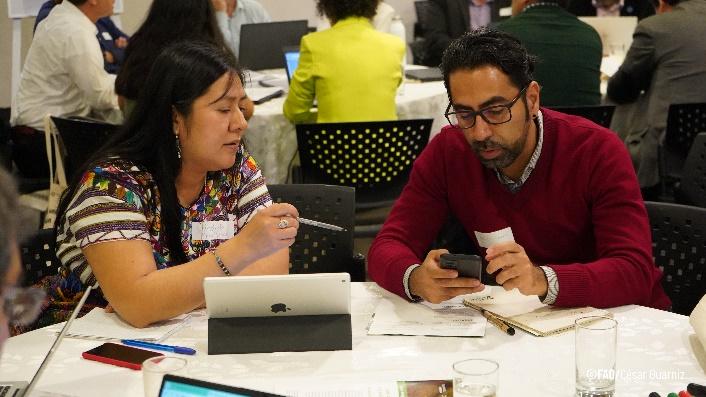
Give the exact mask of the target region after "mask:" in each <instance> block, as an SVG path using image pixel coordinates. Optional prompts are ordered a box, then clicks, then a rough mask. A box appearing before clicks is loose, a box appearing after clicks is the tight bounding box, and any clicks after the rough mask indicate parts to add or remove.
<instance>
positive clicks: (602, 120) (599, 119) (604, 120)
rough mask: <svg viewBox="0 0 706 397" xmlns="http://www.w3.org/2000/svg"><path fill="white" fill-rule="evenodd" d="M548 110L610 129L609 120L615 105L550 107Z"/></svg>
mask: <svg viewBox="0 0 706 397" xmlns="http://www.w3.org/2000/svg"><path fill="white" fill-rule="evenodd" d="M550 109H552V110H556V111H557V112H562V113H566V114H571V115H574V116H581V117H583V118H585V119H588V120H591V121H593V122H594V123H596V124H598V125H600V126H602V127H605V128H610V120H611V119H612V118H613V112H615V105H592V106H552V107H550Z"/></svg>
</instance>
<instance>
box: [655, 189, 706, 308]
mask: <svg viewBox="0 0 706 397" xmlns="http://www.w3.org/2000/svg"><path fill="white" fill-rule="evenodd" d="M645 205H646V206H647V213H648V215H649V217H650V226H651V228H652V255H653V256H654V260H655V263H656V264H657V266H658V267H659V268H660V269H661V270H662V271H663V272H664V276H663V278H662V286H663V287H664V291H665V292H666V293H667V295H668V296H669V298H670V299H671V300H672V311H673V312H675V313H679V314H683V315H687V316H688V315H689V314H690V313H691V311H692V310H693V309H694V307H695V306H696V304H697V303H698V302H699V300H700V299H701V297H703V296H704V294H706V279H704V275H705V274H704V273H706V209H703V208H698V207H690V206H686V205H680V204H672V203H658V202H649V201H647V202H645Z"/></svg>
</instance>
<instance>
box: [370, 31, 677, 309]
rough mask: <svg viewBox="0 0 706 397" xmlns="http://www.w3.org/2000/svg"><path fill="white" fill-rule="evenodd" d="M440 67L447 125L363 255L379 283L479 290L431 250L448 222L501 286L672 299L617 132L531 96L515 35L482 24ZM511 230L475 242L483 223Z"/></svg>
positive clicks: (608, 298)
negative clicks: (546, 105)
mask: <svg viewBox="0 0 706 397" xmlns="http://www.w3.org/2000/svg"><path fill="white" fill-rule="evenodd" d="M441 69H442V72H443V74H444V81H445V83H446V87H447V90H448V93H449V98H450V104H449V110H448V111H447V118H448V120H449V123H450V125H449V126H447V127H445V128H444V129H443V130H442V131H441V133H439V135H437V136H436V137H435V138H434V139H433V140H432V141H431V142H430V143H429V145H427V147H426V148H425V149H424V151H423V152H422V154H421V156H420V157H419V158H417V160H416V161H415V163H414V168H413V170H412V174H411V175H410V178H409V182H408V183H407V186H406V187H405V189H404V191H403V192H402V195H401V196H400V197H399V198H398V199H397V201H396V202H395V205H394V207H393V208H392V212H391V213H390V215H389V217H388V218H387V221H386V222H385V225H384V226H383V228H382V230H381V231H380V233H379V234H378V235H377V237H376V238H375V241H374V242H373V245H372V246H371V248H370V252H369V254H368V271H369V273H370V276H371V278H372V279H373V280H375V281H376V282H377V283H378V284H380V285H381V286H382V287H384V288H386V289H387V290H389V291H392V292H394V293H396V294H398V295H400V296H402V297H407V298H408V299H410V300H419V299H424V300H427V301H429V302H434V303H438V302H441V301H444V300H447V299H450V298H452V297H454V296H457V295H462V294H468V293H472V292H476V291H479V290H482V289H483V286H482V285H481V284H480V282H479V281H478V280H476V279H471V278H465V277H464V278H459V277H458V273H457V272H456V271H455V270H449V269H442V268H441V267H440V266H439V256H440V255H441V254H442V253H444V252H446V250H443V249H441V250H432V251H429V252H427V250H428V248H429V247H430V246H431V243H432V241H433V240H434V239H435V238H436V236H437V233H438V232H439V230H440V229H441V227H442V224H443V223H444V222H445V221H446V220H447V218H448V217H449V216H453V217H455V218H456V219H458V220H459V221H460V222H461V224H462V225H463V229H464V230H465V232H466V234H467V235H468V236H469V237H470V239H471V241H472V242H473V243H474V244H475V247H467V248H468V249H469V250H475V251H476V252H480V253H481V257H483V258H484V259H485V261H487V269H486V270H487V273H488V275H490V274H494V278H495V281H497V283H499V284H501V285H502V286H503V288H504V289H506V290H511V289H514V288H517V289H519V291H520V292H521V293H522V294H525V295H538V296H539V297H540V299H541V300H542V301H543V302H544V303H547V304H553V305H557V306H562V307H571V306H586V305H589V306H594V307H612V306H620V305H627V304H640V305H645V306H650V307H655V308H660V309H666V308H668V307H669V306H670V301H669V298H668V297H667V296H666V295H665V293H664V291H663V290H662V287H661V285H660V279H661V276H662V274H661V272H660V271H659V269H657V267H656V266H655V264H654V262H653V260H652V245H651V234H650V228H649V222H648V219H647V212H646V210H645V206H644V203H643V202H642V198H641V197H640V190H639V188H638V185H637V180H636V178H635V172H634V171H633V169H632V165H631V163H630V158H629V156H628V154H627V151H626V150H625V147H624V145H623V144H622V142H621V141H620V140H619V139H618V138H617V137H616V135H615V134H614V133H613V132H612V131H609V130H607V129H605V128H603V127H600V126H598V125H596V124H594V123H592V122H589V121H587V120H585V119H583V118H579V117H575V116H569V115H565V114H562V113H558V112H554V111H551V110H549V109H545V108H541V107H540V88H539V84H538V83H537V82H536V81H534V80H533V78H532V72H533V70H534V61H533V58H532V57H531V56H530V55H529V54H528V53H527V51H526V50H525V48H524V47H522V45H521V43H520V42H519V41H518V40H517V39H515V38H513V37H512V36H510V35H508V34H506V33H503V32H496V31H492V30H486V29H480V30H476V31H473V32H471V33H468V34H466V35H464V36H462V37H461V38H459V39H457V40H455V41H454V42H452V43H451V45H450V46H449V48H448V49H447V50H446V52H445V53H444V58H443V60H442V64H441ZM507 228H509V229H510V232H508V231H507V230H505V232H504V234H505V235H508V234H510V236H509V238H504V239H497V240H496V239H495V238H493V236H487V235H486V236H484V237H487V238H488V240H490V242H489V243H487V244H485V243H483V242H482V241H483V240H486V238H480V236H481V234H488V233H493V232H497V231H502V230H504V229H507Z"/></svg>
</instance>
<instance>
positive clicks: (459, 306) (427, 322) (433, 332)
mask: <svg viewBox="0 0 706 397" xmlns="http://www.w3.org/2000/svg"><path fill="white" fill-rule="evenodd" d="M486 324H487V320H486V319H485V317H483V316H482V315H481V314H480V313H479V312H478V311H476V310H473V309H470V308H468V307H465V306H463V301H462V299H458V298H456V299H453V300H450V301H446V302H442V303H440V304H437V305H435V304H431V303H427V302H424V303H422V304H414V303H409V302H407V301H405V300H403V299H402V298H395V299H389V300H381V301H380V303H379V304H378V306H377V308H376V309H375V314H374V315H373V320H372V322H371V324H370V327H369V329H368V335H408V336H424V335H426V336H483V335H485V326H486Z"/></svg>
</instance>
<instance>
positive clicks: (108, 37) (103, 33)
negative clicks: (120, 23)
mask: <svg viewBox="0 0 706 397" xmlns="http://www.w3.org/2000/svg"><path fill="white" fill-rule="evenodd" d="M101 35H102V36H103V40H113V36H111V35H110V33H108V32H101Z"/></svg>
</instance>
